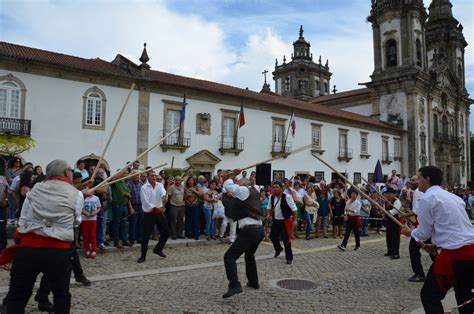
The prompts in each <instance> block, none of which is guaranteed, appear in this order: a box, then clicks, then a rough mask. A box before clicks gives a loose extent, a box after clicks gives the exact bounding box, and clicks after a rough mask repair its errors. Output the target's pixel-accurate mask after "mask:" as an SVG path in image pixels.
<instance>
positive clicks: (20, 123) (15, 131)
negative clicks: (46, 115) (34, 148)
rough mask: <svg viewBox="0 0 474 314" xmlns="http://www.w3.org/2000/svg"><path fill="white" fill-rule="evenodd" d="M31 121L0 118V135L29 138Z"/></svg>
mask: <svg viewBox="0 0 474 314" xmlns="http://www.w3.org/2000/svg"><path fill="white" fill-rule="evenodd" d="M30 132H31V120H24V119H13V118H5V117H0V134H5V135H15V136H24V137H29V136H30Z"/></svg>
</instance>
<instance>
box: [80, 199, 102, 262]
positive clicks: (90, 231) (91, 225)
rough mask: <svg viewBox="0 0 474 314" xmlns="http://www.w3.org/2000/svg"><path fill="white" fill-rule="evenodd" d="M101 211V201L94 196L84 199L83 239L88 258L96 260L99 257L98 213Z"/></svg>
mask: <svg viewBox="0 0 474 314" xmlns="http://www.w3.org/2000/svg"><path fill="white" fill-rule="evenodd" d="M99 211H100V200H99V198H98V197H97V196H95V195H92V196H89V197H87V198H85V199H84V208H83V210H82V223H81V226H82V238H83V240H84V249H85V250H86V257H87V258H92V259H94V258H96V256H97V253H96V251H97V238H96V230H97V213H98V212H99Z"/></svg>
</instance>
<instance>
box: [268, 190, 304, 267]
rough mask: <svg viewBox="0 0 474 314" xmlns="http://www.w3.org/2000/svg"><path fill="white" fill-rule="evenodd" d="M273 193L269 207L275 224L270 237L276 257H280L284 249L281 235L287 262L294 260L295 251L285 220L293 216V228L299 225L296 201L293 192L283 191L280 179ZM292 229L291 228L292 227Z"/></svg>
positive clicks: (269, 213) (269, 215) (270, 215)
mask: <svg viewBox="0 0 474 314" xmlns="http://www.w3.org/2000/svg"><path fill="white" fill-rule="evenodd" d="M272 188H273V195H272V196H271V197H270V201H269V202H268V207H267V209H268V210H269V212H268V217H272V219H273V224H272V229H271V231H270V239H271V240H272V243H273V248H274V249H275V257H278V256H279V255H280V253H281V251H283V248H282V247H281V244H280V237H281V240H282V241H283V245H284V247H285V257H286V263H287V264H291V263H292V262H293V251H292V250H291V239H290V233H289V230H288V229H289V228H287V226H286V224H285V221H289V220H290V219H291V217H292V216H293V225H292V227H293V228H296V227H297V226H298V215H297V210H298V208H297V207H296V204H295V201H294V200H293V197H292V196H291V194H287V193H284V192H283V184H282V183H281V182H279V181H276V182H274V183H273V186H272ZM290 230H291V228H290Z"/></svg>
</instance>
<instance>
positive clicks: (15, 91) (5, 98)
mask: <svg viewBox="0 0 474 314" xmlns="http://www.w3.org/2000/svg"><path fill="white" fill-rule="evenodd" d="M20 95H21V89H20V87H19V86H18V85H17V84H16V83H15V82H12V81H3V82H1V83H0V117H5V118H14V119H19V118H20V117H21V107H20V105H21V96H20Z"/></svg>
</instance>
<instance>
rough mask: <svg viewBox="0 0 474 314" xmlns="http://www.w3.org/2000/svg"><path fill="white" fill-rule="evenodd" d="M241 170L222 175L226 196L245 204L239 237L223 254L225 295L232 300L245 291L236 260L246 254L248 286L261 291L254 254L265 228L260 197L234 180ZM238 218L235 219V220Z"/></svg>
mask: <svg viewBox="0 0 474 314" xmlns="http://www.w3.org/2000/svg"><path fill="white" fill-rule="evenodd" d="M240 172H241V169H235V170H233V171H228V172H223V174H222V175H221V176H222V178H223V180H224V189H225V190H226V193H229V194H230V195H233V196H234V197H235V198H237V199H239V200H240V201H242V202H243V208H236V209H235V210H237V211H239V214H240V212H243V211H246V212H247V213H246V215H243V218H241V219H238V224H239V229H240V233H239V234H238V235H237V238H236V239H235V241H234V243H232V245H231V246H230V247H229V249H228V250H227V252H226V253H225V254H224V265H225V271H226V275H227V279H228V280H229V290H228V291H227V292H226V293H225V294H224V295H223V296H222V297H223V298H229V297H231V296H233V295H234V294H237V293H241V292H242V286H241V284H240V282H239V279H238V277H237V264H236V261H237V259H239V257H240V256H241V255H242V254H243V253H245V272H246V274H247V279H248V282H247V287H250V288H253V289H259V288H260V285H259V283H258V274H257V262H256V261H255V252H256V251H257V248H258V245H259V244H260V242H262V240H263V225H262V220H261V209H260V194H259V193H258V191H257V190H256V189H255V188H249V187H246V186H239V185H238V184H235V183H234V180H233V179H234V178H235V177H236V176H237V175H239V174H240ZM232 218H235V217H232Z"/></svg>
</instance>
